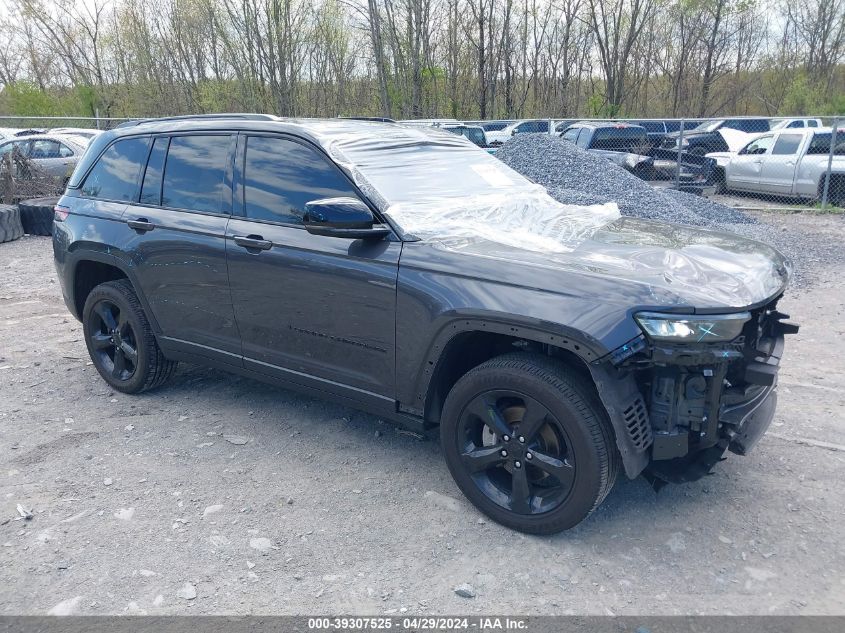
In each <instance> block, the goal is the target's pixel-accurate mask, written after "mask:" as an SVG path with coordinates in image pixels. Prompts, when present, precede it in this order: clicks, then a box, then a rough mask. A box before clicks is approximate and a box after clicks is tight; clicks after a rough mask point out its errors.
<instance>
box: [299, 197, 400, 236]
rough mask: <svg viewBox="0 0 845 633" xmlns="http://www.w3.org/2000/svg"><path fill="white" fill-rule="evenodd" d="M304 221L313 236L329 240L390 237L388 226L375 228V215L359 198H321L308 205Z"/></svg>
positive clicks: (306, 204) (307, 203)
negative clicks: (335, 238) (333, 238)
mask: <svg viewBox="0 0 845 633" xmlns="http://www.w3.org/2000/svg"><path fill="white" fill-rule="evenodd" d="M302 222H303V224H304V225H305V230H307V231H308V232H309V233H312V234H313V235H323V236H326V237H344V238H347V239H354V240H357V239H372V238H381V237H384V236H385V235H389V234H390V229H388V228H387V227H383V226H374V224H375V217H373V212H372V211H370V208H369V207H368V206H367V205H366V204H364V203H363V202H361V201H360V200H358V199H356V198H321V199H320V200H312V201H311V202H306V203H305V216H304V217H303V219H302Z"/></svg>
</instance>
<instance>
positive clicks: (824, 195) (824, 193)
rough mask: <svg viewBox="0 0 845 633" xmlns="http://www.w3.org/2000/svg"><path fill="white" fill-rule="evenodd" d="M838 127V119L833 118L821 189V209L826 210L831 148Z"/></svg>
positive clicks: (830, 170) (831, 159) (832, 148)
mask: <svg viewBox="0 0 845 633" xmlns="http://www.w3.org/2000/svg"><path fill="white" fill-rule="evenodd" d="M838 128H839V119H837V118H834V119H833V127H832V128H831V130H830V151H828V153H827V171H826V172H825V176H824V189H823V190H822V211H825V210H827V198H828V195H829V193H830V176H831V172H832V171H833V150H834V148H835V147H836V132H837V129H838Z"/></svg>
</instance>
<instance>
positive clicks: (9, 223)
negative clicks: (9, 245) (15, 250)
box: [0, 204, 23, 244]
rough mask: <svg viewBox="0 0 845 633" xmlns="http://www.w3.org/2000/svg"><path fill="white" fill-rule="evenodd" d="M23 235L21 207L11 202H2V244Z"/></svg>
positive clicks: (0, 218)
mask: <svg viewBox="0 0 845 633" xmlns="http://www.w3.org/2000/svg"><path fill="white" fill-rule="evenodd" d="M22 235H23V226H22V225H21V212H20V209H18V208H17V207H16V206H13V205H11V204H0V244H2V243H3V242H11V241H12V240H16V239H18V238H19V237H21V236H22Z"/></svg>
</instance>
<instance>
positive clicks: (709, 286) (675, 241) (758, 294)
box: [441, 217, 792, 311]
mask: <svg viewBox="0 0 845 633" xmlns="http://www.w3.org/2000/svg"><path fill="white" fill-rule="evenodd" d="M441 246H444V247H446V248H456V249H457V250H460V251H461V252H463V253H465V254H468V255H469V254H472V255H476V256H481V257H484V258H492V259H496V260H501V261H507V262H509V263H510V264H515V265H516V264H518V266H509V267H508V268H507V269H505V270H507V271H508V272H507V273H505V275H504V277H506V279H505V281H510V282H512V283H520V284H522V283H525V280H529V279H530V284H531V285H535V286H538V287H540V288H542V289H544V290H548V291H552V292H566V293H568V294H573V292H574V293H577V292H578V288H577V287H574V285H573V283H572V277H571V276H568V275H567V276H562V275H556V274H555V271H556V270H557V271H567V272H572V273H580V274H584V275H588V276H590V277H592V278H599V279H598V280H597V281H599V282H600V283H598V284H596V283H592V282H589V283H588V282H585V283H584V284H583V287H585V288H591V289H593V290H591V292H592V291H594V290H595V289H596V288H601V289H602V291H601V294H598V295H596V296H595V299H596V300H597V301H604V300H609V301H624V302H628V303H629V304H630V305H631V307H634V306H635V305H652V306H664V307H681V306H683V307H684V308H692V309H694V310H704V311H713V310H725V309H727V310H731V309H734V310H739V309H744V308H747V307H749V306H752V305H757V304H761V303H764V302H766V301H767V300H769V299H771V298H772V297H774V296H776V295H778V294H780V293H781V292H783V290H784V288H785V287H786V284H787V282H788V279H789V275H790V273H791V270H792V266H791V264H790V262H789V261H788V260H787V259H786V258H784V256H783V255H781V254H780V253H779V252H778V251H776V250H775V249H773V248H772V247H770V246H767V245H766V244H763V243H761V242H757V241H754V240H748V239H745V238H742V237H739V236H738V235H734V234H730V233H722V232H718V231H709V230H703V229H696V228H692V227H686V226H680V225H674V224H664V223H661V222H653V221H650V220H640V219H636V218H629V217H623V218H620V219H618V220H616V221H615V222H612V223H611V224H609V225H607V226H605V227H603V228H601V229H599V230H597V231H595V232H594V233H592V235H590V236H589V237H586V239H584V240H583V241H581V242H580V243H579V244H578V245H577V246H576V247H575V248H574V249H573V250H571V251H570V252H567V253H559V252H558V253H541V252H535V251H529V250H519V249H513V248H506V247H503V245H501V244H497V243H493V242H489V241H486V240H478V241H474V242H466V241H465V242H463V243H461V244H453V245H449V244H445V243H444V244H442V245H441ZM499 268H501V267H499ZM538 269H542V270H544V271H546V272H545V273H538ZM507 277H510V279H507ZM607 282H611V283H607ZM577 285H579V286H580V284H577ZM605 293H606V294H605Z"/></svg>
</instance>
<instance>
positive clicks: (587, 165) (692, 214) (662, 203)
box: [496, 134, 845, 287]
mask: <svg viewBox="0 0 845 633" xmlns="http://www.w3.org/2000/svg"><path fill="white" fill-rule="evenodd" d="M496 156H497V157H498V158H499V159H501V160H502V161H504V162H505V163H506V164H507V165H509V166H510V167H511V168H512V169H515V170H516V171H518V172H519V173H521V174H522V175H524V176H526V177H528V178H530V179H531V180H533V181H534V182H537V183H539V184H541V185H543V186H544V187H546V188H547V189H548V191H549V194H550V195H551V196H552V197H553V198H555V199H556V200H558V201H560V202H563V203H565V204H585V205H589V204H602V203H605V202H616V203H617V204H618V205H619V210H620V212H621V213H622V214H623V215H630V216H635V217H642V218H647V219H653V220H661V221H664V222H674V223H676V224H687V225H691V226H700V227H705V228H709V229H716V230H720V231H728V232H731V233H737V234H739V235H742V236H744V237H748V238H751V239H754V240H758V241H760V242H764V243H766V244H770V245H771V246H774V247H775V248H777V249H778V250H779V251H781V252H782V253H783V254H784V255H786V256H787V257H788V258H789V259H790V260H791V261H792V263H793V265H794V267H795V275H794V278H793V284H794V286H795V287H804V286H807V285H809V284H812V283H813V281H814V279H815V271H816V270H817V269H818V267H819V265H821V264H825V263H826V264H841V263H845V248H843V246H842V236H841V234H837V233H836V232H835V231H834V232H821V233H819V232H816V231H813V230H812V228H809V227H808V229H809V230H808V231H807V232H794V231H791V230H790V225H789V223H788V222H786V223H784V222H781V221H780V220H778V216H776V215H774V214H765V215H764V216H758V214H754V213H750V212H743V211H739V210H737V209H732V208H730V207H727V206H725V205H723V204H720V203H718V202H715V201H713V200H710V199H708V198H706V197H704V196H696V195H693V194H689V193H686V192H683V191H676V190H672V189H657V188H655V187H653V186H652V185H650V184H649V183H647V182H645V181H643V180H641V179H639V178H637V177H636V176H634V175H633V174H631V173H629V172H627V171H625V170H624V169H622V168H621V167H618V166H616V165H614V164H612V163H611V162H610V161H608V160H607V159H605V158H602V157H600V156H596V155H594V154H590V153H589V152H586V151H584V150H583V149H581V148H580V147H578V146H576V145H573V144H572V143H569V142H566V141H563V140H561V139H559V138H557V137H552V136H547V135H544V134H519V135H517V136H514V137H513V138H511V139H510V140H509V141H508V142H507V143H505V144H504V145H503V146H502V147H501V148H500V149H499V150H498V152H497V153H496ZM757 217H762V218H763V221H760V222H758V220H757ZM837 219H838V220H839V221H840V222H841V225H842V227H843V230H845V217H838V218H837V217H834V222H835V221H836V220H837Z"/></svg>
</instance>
